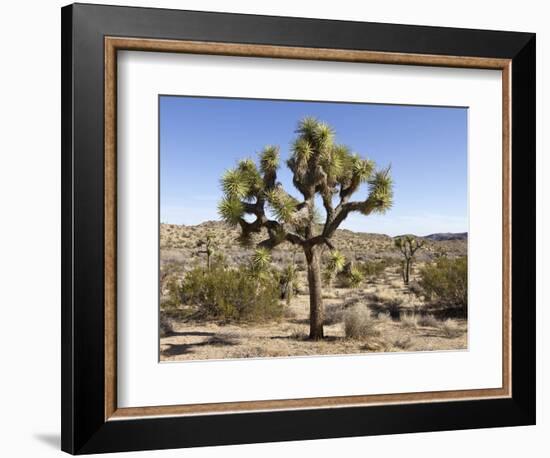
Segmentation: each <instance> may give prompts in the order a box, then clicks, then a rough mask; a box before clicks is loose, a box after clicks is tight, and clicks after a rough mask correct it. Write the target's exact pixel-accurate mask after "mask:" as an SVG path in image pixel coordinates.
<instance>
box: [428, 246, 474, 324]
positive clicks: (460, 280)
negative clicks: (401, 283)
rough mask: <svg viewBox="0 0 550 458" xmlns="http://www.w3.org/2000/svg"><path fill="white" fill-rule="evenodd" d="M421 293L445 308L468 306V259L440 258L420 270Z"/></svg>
mask: <svg viewBox="0 0 550 458" xmlns="http://www.w3.org/2000/svg"><path fill="white" fill-rule="evenodd" d="M418 284H419V286H420V290H421V293H420V294H421V295H422V296H424V297H425V299H427V300H428V301H433V302H437V303H438V304H439V305H441V306H443V307H445V308H458V309H461V310H462V312H463V313H464V314H466V311H467V308H468V259H467V257H466V256H464V257H461V258H455V259H451V258H445V257H443V258H439V259H438V260H437V261H436V262H435V263H432V264H429V265H426V266H425V267H424V268H422V269H421V270H420V280H419V282H418Z"/></svg>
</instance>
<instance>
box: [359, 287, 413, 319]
mask: <svg viewBox="0 0 550 458" xmlns="http://www.w3.org/2000/svg"><path fill="white" fill-rule="evenodd" d="M367 299H368V300H369V301H370V302H371V303H372V304H373V305H375V306H376V307H377V308H379V309H380V308H382V309H385V310H386V311H387V312H389V313H390V314H391V315H392V316H398V315H399V311H400V310H401V305H402V304H403V302H404V298H403V297H402V296H399V295H397V294H395V293H394V292H392V291H389V290H387V291H379V292H376V293H371V294H369V295H368V296H367Z"/></svg>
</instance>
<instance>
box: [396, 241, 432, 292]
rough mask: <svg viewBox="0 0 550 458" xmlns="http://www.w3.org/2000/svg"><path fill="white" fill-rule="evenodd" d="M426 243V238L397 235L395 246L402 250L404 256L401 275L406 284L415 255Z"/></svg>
mask: <svg viewBox="0 0 550 458" xmlns="http://www.w3.org/2000/svg"><path fill="white" fill-rule="evenodd" d="M424 244H425V241H424V240H418V239H416V238H414V237H411V236H410V235H406V236H404V237H397V238H396V239H395V247H396V248H397V249H398V250H399V251H400V252H401V254H402V255H403V258H404V260H403V261H402V262H401V267H402V270H401V276H402V277H403V283H405V285H408V284H409V279H410V274H411V269H412V265H413V261H414V255H415V253H416V252H417V251H418V250H419V249H420V248H422V247H423V246H424Z"/></svg>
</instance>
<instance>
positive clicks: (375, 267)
mask: <svg viewBox="0 0 550 458" xmlns="http://www.w3.org/2000/svg"><path fill="white" fill-rule="evenodd" d="M357 267H358V269H359V270H360V271H361V272H362V273H363V275H364V276H365V277H367V278H372V279H374V278H379V277H380V276H381V275H382V274H383V273H384V270H386V267H388V262H387V261H385V260H380V261H365V262H361V263H359V264H358V266H357Z"/></svg>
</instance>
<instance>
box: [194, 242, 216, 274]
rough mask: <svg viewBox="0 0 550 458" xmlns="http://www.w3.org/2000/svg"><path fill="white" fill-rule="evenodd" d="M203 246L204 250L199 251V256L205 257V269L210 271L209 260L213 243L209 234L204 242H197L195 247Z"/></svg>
mask: <svg viewBox="0 0 550 458" xmlns="http://www.w3.org/2000/svg"><path fill="white" fill-rule="evenodd" d="M203 245H204V250H201V251H199V254H205V255H206V268H207V269H208V270H210V258H211V257H212V253H213V252H214V250H213V247H212V245H213V241H212V236H211V235H210V234H207V235H206V240H199V241H198V243H197V246H199V247H201V246H203Z"/></svg>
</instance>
